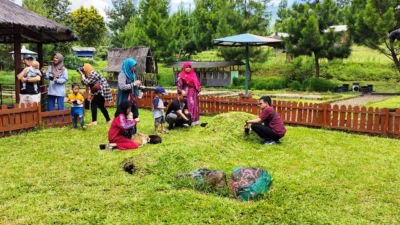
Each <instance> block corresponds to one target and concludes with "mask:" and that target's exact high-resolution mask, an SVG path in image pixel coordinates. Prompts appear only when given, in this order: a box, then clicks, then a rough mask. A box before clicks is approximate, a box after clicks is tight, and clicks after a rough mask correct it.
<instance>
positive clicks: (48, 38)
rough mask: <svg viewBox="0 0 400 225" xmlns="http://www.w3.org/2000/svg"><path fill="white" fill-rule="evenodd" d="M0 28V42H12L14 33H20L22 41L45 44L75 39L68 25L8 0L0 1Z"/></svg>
mask: <svg viewBox="0 0 400 225" xmlns="http://www.w3.org/2000/svg"><path fill="white" fill-rule="evenodd" d="M0 28H1V29H0V42H1V43H14V39H15V38H14V34H16V33H21V40H20V41H21V42H22V43H43V44H45V43H56V42H65V41H74V40H77V37H76V36H74V35H73V33H72V30H71V29H69V28H68V27H66V26H63V25H61V24H59V23H57V22H55V21H52V20H50V19H47V18H45V17H42V16H40V15H38V14H36V13H34V12H32V11H30V10H28V9H25V8H23V7H21V6H19V5H17V4H15V3H13V2H11V1H8V0H1V1H0ZM17 31H18V32H17Z"/></svg>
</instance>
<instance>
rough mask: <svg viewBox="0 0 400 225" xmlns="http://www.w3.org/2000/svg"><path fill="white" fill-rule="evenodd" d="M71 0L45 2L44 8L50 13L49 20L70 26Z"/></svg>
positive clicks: (45, 0)
mask: <svg viewBox="0 0 400 225" xmlns="http://www.w3.org/2000/svg"><path fill="white" fill-rule="evenodd" d="M70 5H71V2H70V1H69V0H43V8H45V9H46V10H47V11H48V16H47V17H48V18H49V19H52V20H54V21H56V22H58V23H61V24H68V22H69V15H70V13H69V12H70V10H69V6H70Z"/></svg>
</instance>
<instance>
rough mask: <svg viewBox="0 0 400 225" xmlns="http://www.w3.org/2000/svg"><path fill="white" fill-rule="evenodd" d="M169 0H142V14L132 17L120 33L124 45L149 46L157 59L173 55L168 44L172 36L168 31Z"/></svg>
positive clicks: (140, 11) (140, 7)
mask: <svg viewBox="0 0 400 225" xmlns="http://www.w3.org/2000/svg"><path fill="white" fill-rule="evenodd" d="M168 5H169V1H167V0H144V1H141V2H140V6H139V13H140V16H136V17H132V18H131V20H130V21H129V22H128V24H127V25H126V27H125V29H124V31H123V32H122V33H121V34H120V37H121V38H122V40H124V47H132V46H138V45H144V46H149V47H150V48H151V50H152V53H153V56H154V57H155V60H157V59H158V58H159V59H164V60H165V59H168V58H169V57H171V56H172V51H171V49H169V48H168V44H169V42H170V40H171V36H170V35H169V34H168V32H167V22H168Z"/></svg>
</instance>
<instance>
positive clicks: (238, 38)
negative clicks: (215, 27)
mask: <svg viewBox="0 0 400 225" xmlns="http://www.w3.org/2000/svg"><path fill="white" fill-rule="evenodd" d="M280 43H282V40H277V39H274V38H269V37H262V36H258V35H254V34H239V35H234V36H229V37H224V38H217V39H214V40H213V44H214V45H219V46H230V47H237V46H245V47H246V70H245V75H246V94H247V93H248V90H249V46H262V45H269V46H274V45H277V44H280Z"/></svg>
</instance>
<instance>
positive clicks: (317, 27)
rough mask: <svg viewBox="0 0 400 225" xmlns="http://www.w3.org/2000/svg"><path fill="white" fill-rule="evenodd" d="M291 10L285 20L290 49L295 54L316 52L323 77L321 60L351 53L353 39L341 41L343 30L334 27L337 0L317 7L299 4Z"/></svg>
mask: <svg viewBox="0 0 400 225" xmlns="http://www.w3.org/2000/svg"><path fill="white" fill-rule="evenodd" d="M287 10H288V11H287V12H288V13H289V14H290V16H289V17H287V18H286V19H284V21H283V23H282V24H283V26H284V30H285V31H287V32H288V33H289V37H288V38H285V45H286V48H287V49H288V50H289V51H290V52H292V53H293V54H294V55H295V56H298V55H314V59H315V72H316V73H315V74H316V77H319V59H321V58H328V59H333V58H345V57H348V56H349V55H350V45H351V43H350V39H349V38H348V39H347V40H345V41H344V42H341V41H340V38H341V36H342V35H343V33H342V32H335V31H334V30H333V29H330V26H332V25H337V23H338V17H337V15H338V13H339V7H338V6H337V4H336V3H335V2H334V1H333V0H323V1H322V2H321V3H318V4H317V5H316V6H315V7H314V8H312V7H311V6H310V5H309V4H308V3H306V4H297V3H295V4H293V6H292V8H291V9H287Z"/></svg>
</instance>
